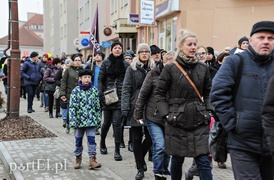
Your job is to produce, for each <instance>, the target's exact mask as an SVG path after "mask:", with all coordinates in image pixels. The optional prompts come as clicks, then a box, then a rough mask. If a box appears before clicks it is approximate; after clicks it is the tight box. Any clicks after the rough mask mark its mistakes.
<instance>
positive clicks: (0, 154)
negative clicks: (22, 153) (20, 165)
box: [0, 142, 24, 180]
mask: <svg viewBox="0 0 274 180" xmlns="http://www.w3.org/2000/svg"><path fill="white" fill-rule="evenodd" d="M0 159H1V161H2V162H3V164H4V167H5V169H6V171H7V172H8V175H9V177H10V178H11V179H12V180H21V179H22V180H23V179H24V177H23V175H22V173H21V172H20V171H19V170H18V169H16V170H14V171H11V169H10V166H9V165H10V164H11V163H14V160H13V159H12V157H11V156H10V154H9V153H8V150H7V149H6V147H5V145H4V144H3V142H1V143H0Z"/></svg>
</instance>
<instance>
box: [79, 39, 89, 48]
mask: <svg viewBox="0 0 274 180" xmlns="http://www.w3.org/2000/svg"><path fill="white" fill-rule="evenodd" d="M81 44H82V46H88V44H89V41H88V38H83V39H82V40H81Z"/></svg>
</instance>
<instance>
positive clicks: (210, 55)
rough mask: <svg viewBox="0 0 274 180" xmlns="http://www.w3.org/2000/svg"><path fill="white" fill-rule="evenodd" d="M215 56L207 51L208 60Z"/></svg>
mask: <svg viewBox="0 0 274 180" xmlns="http://www.w3.org/2000/svg"><path fill="white" fill-rule="evenodd" d="M212 58H213V55H212V54H210V53H207V56H206V60H208V61H211V60H212Z"/></svg>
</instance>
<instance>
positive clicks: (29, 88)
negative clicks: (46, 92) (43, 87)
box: [26, 85, 37, 110]
mask: <svg viewBox="0 0 274 180" xmlns="http://www.w3.org/2000/svg"><path fill="white" fill-rule="evenodd" d="M36 89H37V86H36V85H28V86H26V91H27V94H28V110H29V109H32V105H33V98H34V96H35V92H36Z"/></svg>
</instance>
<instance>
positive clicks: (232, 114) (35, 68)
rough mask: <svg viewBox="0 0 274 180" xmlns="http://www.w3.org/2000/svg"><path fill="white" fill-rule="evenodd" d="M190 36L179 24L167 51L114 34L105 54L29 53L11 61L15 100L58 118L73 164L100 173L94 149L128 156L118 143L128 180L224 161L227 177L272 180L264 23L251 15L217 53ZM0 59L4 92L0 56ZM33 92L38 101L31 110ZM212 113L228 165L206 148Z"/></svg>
mask: <svg viewBox="0 0 274 180" xmlns="http://www.w3.org/2000/svg"><path fill="white" fill-rule="evenodd" d="M198 37H199V36H198V35H197V34H195V32H192V31H191V30H190V29H182V30H181V31H180V33H178V36H177V37H176V43H177V45H176V48H175V49H174V50H171V49H161V47H158V46H157V45H155V44H149V43H147V42H143V43H139V44H137V48H136V50H131V49H130V47H129V48H125V47H124V44H123V43H122V42H121V41H119V40H116V41H114V42H112V44H111V47H110V54H109V55H107V54H106V52H105V51H103V50H101V51H98V52H94V53H93V54H89V55H88V54H86V55H85V54H82V53H80V52H76V53H74V54H71V55H67V54H65V53H64V54H63V55H62V57H61V58H59V57H52V56H50V55H49V54H48V53H45V54H42V57H40V58H39V54H38V53H37V52H31V53H30V55H29V56H28V57H25V58H24V59H22V60H21V61H20V66H21V72H20V78H21V84H20V97H21V98H24V99H26V101H27V107H26V109H25V110H26V112H27V113H35V109H36V108H43V112H44V111H45V113H46V114H47V116H48V117H49V118H50V119H51V120H53V118H55V119H58V120H60V121H62V128H63V130H64V131H63V133H64V134H73V135H74V141H73V144H74V145H75V148H74V149H71V152H72V154H73V156H74V157H75V159H74V162H73V163H74V165H73V167H74V169H75V171H78V169H83V164H84V162H88V167H87V169H89V170H92V169H93V170H94V169H97V170H98V171H102V167H103V166H104V164H103V163H100V159H99V158H98V154H99V153H100V155H103V156H104V157H107V156H111V160H113V162H115V163H118V164H119V163H121V161H129V160H128V159H126V158H124V156H123V152H122V151H121V149H122V148H125V147H126V146H128V150H129V152H130V153H131V155H132V157H133V160H132V162H128V163H130V164H134V167H135V169H134V171H135V174H131V176H132V179H135V180H143V179H146V174H147V173H146V172H151V173H153V175H154V177H153V178H154V179H155V180H166V179H171V180H181V179H186V180H191V179H197V178H199V179H201V180H211V179H214V173H213V172H214V171H213V167H214V168H219V169H220V171H222V170H225V169H229V168H232V171H233V176H234V179H236V180H242V179H250V180H273V178H274V143H273V142H274V121H273V119H274V109H273V108H274V96H273V87H274V22H273V21H259V22H256V23H255V24H254V25H253V26H252V27H251V32H250V35H249V37H247V35H243V36H242V38H240V39H239V41H238V42H237V44H238V46H237V47H235V48H233V49H230V50H229V51H227V49H224V51H223V52H220V53H219V52H217V51H215V50H214V47H212V46H208V45H206V44H200V43H199V38H198ZM85 57H87V59H84V58H85ZM241 62H242V68H239V66H240V64H241ZM0 63H1V64H0V67H1V71H2V72H1V79H2V81H3V85H4V87H5V88H4V89H3V90H4V91H5V92H6V93H7V88H8V87H7V81H8V78H9V77H8V75H7V71H8V67H7V63H6V58H2V59H1V61H0ZM237 77H240V78H238V79H237ZM237 87H238V88H237ZM235 89H236V90H237V91H235ZM35 98H36V99H37V100H38V101H40V107H34V103H33V102H34V100H35ZM212 120H214V121H217V122H220V124H221V125H222V127H223V128H224V130H225V131H226V133H227V149H228V153H229V157H230V158H231V165H230V164H229V165H228V164H227V162H214V159H213V158H212V155H211V152H210V151H209V144H208V140H209V133H210V130H211V127H210V124H211V123H212ZM125 127H127V128H125ZM110 128H112V129H113V134H111V135H112V136H111V137H113V139H111V141H114V146H115V147H114V152H113V154H111V155H110V152H111V151H109V149H108V148H109V144H108V143H107V142H108V139H107V138H109V137H110V136H108V134H109V132H110V131H109V130H110ZM127 130H128V131H129V132H128V133H126V134H128V137H124V131H127ZM85 134H86V142H87V146H86V147H87V152H88V153H87V155H88V159H85V158H84V155H83V152H84V146H83V142H84V136H85ZM96 135H97V136H96ZM125 139H128V143H125ZM126 151H127V150H126ZM187 158H191V159H192V164H191V166H190V167H186V163H185V162H186V159H187ZM110 163H111V162H110ZM214 163H216V164H217V166H214ZM148 164H152V166H153V168H149V167H150V166H148ZM183 166H185V168H186V169H187V170H186V171H185V172H184V170H183V169H184V168H183ZM99 168H100V169H99Z"/></svg>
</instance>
